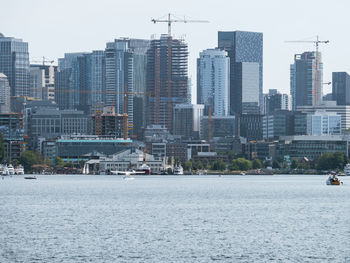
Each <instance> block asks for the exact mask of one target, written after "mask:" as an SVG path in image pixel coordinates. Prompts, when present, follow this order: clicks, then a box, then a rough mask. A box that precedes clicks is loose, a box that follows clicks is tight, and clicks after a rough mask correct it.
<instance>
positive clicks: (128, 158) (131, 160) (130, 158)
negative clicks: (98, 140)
mask: <svg viewBox="0 0 350 263" xmlns="http://www.w3.org/2000/svg"><path fill="white" fill-rule="evenodd" d="M143 163H146V164H147V165H148V166H149V167H150V168H151V173H159V172H161V171H164V170H165V159H158V158H157V159H156V158H155V157H154V156H153V155H151V154H148V153H144V152H143V151H140V150H138V149H132V148H131V149H127V150H123V151H121V152H118V153H116V154H113V155H112V156H110V157H105V156H103V157H100V170H104V171H111V170H117V171H127V170H129V169H134V170H136V169H138V168H139V167H141V166H142V164H143Z"/></svg>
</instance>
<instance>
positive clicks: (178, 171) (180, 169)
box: [174, 165, 184, 175]
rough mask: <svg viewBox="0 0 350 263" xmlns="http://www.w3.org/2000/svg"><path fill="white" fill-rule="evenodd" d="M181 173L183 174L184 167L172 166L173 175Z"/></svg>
mask: <svg viewBox="0 0 350 263" xmlns="http://www.w3.org/2000/svg"><path fill="white" fill-rule="evenodd" d="M183 174H184V169H183V168H182V166H181V165H178V166H175V167H174V175H183Z"/></svg>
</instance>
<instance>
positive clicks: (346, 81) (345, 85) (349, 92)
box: [332, 72, 350, 105]
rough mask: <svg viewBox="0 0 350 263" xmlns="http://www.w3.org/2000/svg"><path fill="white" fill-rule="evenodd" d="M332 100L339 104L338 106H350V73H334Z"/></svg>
mask: <svg viewBox="0 0 350 263" xmlns="http://www.w3.org/2000/svg"><path fill="white" fill-rule="evenodd" d="M332 99H333V100H334V101H336V102H337V105H350V75H349V74H348V73H346V72H333V73H332Z"/></svg>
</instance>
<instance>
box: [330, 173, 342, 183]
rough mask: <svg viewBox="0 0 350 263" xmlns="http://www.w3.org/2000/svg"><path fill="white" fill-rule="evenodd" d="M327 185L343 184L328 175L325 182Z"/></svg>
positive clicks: (333, 176)
mask: <svg viewBox="0 0 350 263" xmlns="http://www.w3.org/2000/svg"><path fill="white" fill-rule="evenodd" d="M326 184H327V185H340V184H343V182H341V181H340V180H339V179H338V177H337V176H336V175H335V174H330V175H329V177H328V178H327V181H326Z"/></svg>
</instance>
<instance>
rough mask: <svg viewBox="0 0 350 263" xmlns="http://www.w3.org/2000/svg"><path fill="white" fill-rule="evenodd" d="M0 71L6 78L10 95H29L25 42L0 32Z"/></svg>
mask: <svg viewBox="0 0 350 263" xmlns="http://www.w3.org/2000/svg"><path fill="white" fill-rule="evenodd" d="M0 73H3V74H5V75H6V76H7V78H8V82H9V84H10V87H11V96H31V90H30V85H29V52H28V43H27V42H23V41H22V39H17V38H13V37H5V36H4V35H3V34H1V33H0Z"/></svg>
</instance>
